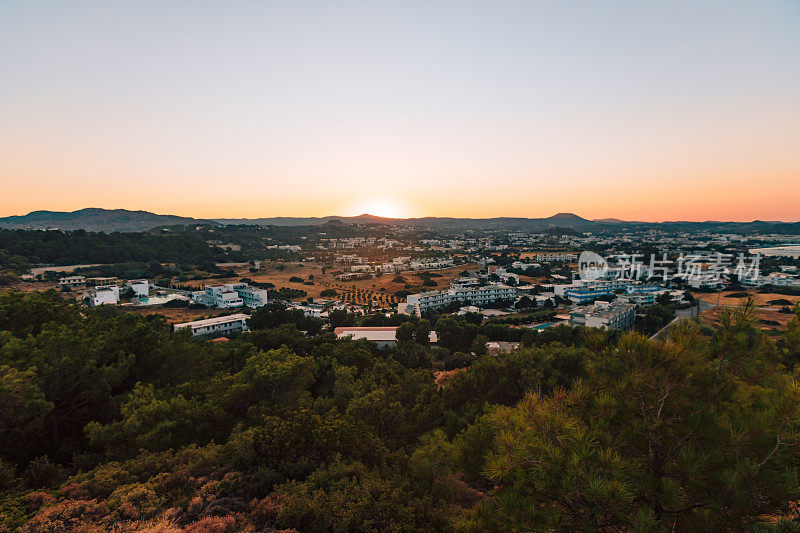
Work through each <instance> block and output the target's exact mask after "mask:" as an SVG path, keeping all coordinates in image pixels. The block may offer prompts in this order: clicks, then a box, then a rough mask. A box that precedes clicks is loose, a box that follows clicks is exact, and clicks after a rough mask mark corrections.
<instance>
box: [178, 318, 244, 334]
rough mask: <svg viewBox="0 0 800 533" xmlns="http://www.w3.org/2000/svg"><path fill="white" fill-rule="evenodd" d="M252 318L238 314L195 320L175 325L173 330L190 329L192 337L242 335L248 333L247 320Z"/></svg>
mask: <svg viewBox="0 0 800 533" xmlns="http://www.w3.org/2000/svg"><path fill="white" fill-rule="evenodd" d="M248 318H250V317H249V316H247V315H245V314H241V313H240V314H236V315H229V316H218V317H214V318H207V319H205V320H195V321H194V322H184V323H183V324H175V325H174V326H173V329H174V330H175V331H177V330H179V329H189V330H191V332H192V335H193V336H195V337H199V336H201V335H211V334H214V335H229V334H232V333H241V332H243V331H248V328H247V319H248Z"/></svg>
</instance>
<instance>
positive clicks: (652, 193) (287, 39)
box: [0, 0, 800, 221]
mask: <svg viewBox="0 0 800 533" xmlns="http://www.w3.org/2000/svg"><path fill="white" fill-rule="evenodd" d="M580 5H581V8H580V9H576V5H575V4H572V3H571V4H570V5H569V6H567V5H566V4H565V3H562V2H536V3H532V2H501V3H491V4H489V3H479V2H467V3H464V2H454V1H444V2H439V3H435V4H430V3H408V2H405V3H399V2H397V3H385V4H381V5H377V4H375V3H370V2H344V3H337V4H335V5H334V4H328V3H321V2H320V3H301V2H272V3H269V4H268V5H266V4H258V5H254V4H250V3H246V2H238V1H233V2H228V3H225V4H224V5H220V4H213V3H209V2H191V3H189V2H181V1H176V2H170V3H168V4H165V3H160V2H152V1H145V2H136V3H130V4H124V3H113V4H112V3H107V2H100V1H99V0H94V1H82V2H71V3H62V4H49V5H45V4H39V3H23V2H7V3H3V4H0V72H3V83H2V85H0V117H2V120H0V180H1V181H2V185H3V187H2V189H3V194H2V195H0V216H9V215H23V214H26V213H28V212H30V211H35V210H55V211H72V210H76V209H81V208H84V207H89V206H93V207H103V208H108V209H114V208H124V209H131V210H139V209H141V210H147V211H152V212H156V213H162V214H174V215H180V216H191V217H196V218H262V217H276V216H289V217H309V216H348V215H356V214H360V213H363V212H370V213H372V214H375V215H378V216H392V217H400V218H407V217H424V216H438V217H460V218H489V217H525V218H544V217H548V216H551V215H553V214H554V213H557V212H570V213H576V214H578V215H579V216H581V217H584V218H587V219H598V218H619V219H623V220H636V221H663V220H694V221H706V220H721V221H752V220H767V221H772V220H782V221H797V220H800V150H798V148H797V145H798V140H800V96H798V95H800V32H798V31H797V28H798V27H800V4H798V3H797V2H791V1H788V0H786V1H776V2H771V3H767V4H765V3H759V2H744V1H733V2H722V1H719V0H717V1H711V2H704V3H702V4H699V3H696V2H689V1H681V2H670V3H659V4H656V3H631V2H606V3H602V4H600V3H594V2H584V3H581V4H580Z"/></svg>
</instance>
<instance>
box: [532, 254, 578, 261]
mask: <svg viewBox="0 0 800 533" xmlns="http://www.w3.org/2000/svg"><path fill="white" fill-rule="evenodd" d="M536 260H537V261H541V262H543V263H552V262H567V263H568V262H570V261H577V260H578V254H564V253H553V254H537V255H536Z"/></svg>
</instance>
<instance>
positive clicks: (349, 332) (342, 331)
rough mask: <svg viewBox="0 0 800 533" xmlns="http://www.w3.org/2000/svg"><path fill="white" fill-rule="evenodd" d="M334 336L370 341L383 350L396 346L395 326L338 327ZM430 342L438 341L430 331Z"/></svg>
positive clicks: (434, 333) (433, 332)
mask: <svg viewBox="0 0 800 533" xmlns="http://www.w3.org/2000/svg"><path fill="white" fill-rule="evenodd" d="M333 332H334V333H335V334H336V337H338V338H340V339H343V338H345V337H352V338H353V340H361V339H363V340H368V341H372V342H374V343H375V344H377V345H378V348H383V347H384V346H394V345H395V344H397V338H396V333H397V327H396V326H385V327H356V326H353V327H339V328H336V329H334V330H333ZM429 339H430V342H431V344H433V343H435V342H436V341H437V340H438V337H437V336H436V332H435V331H431V333H430V337H429Z"/></svg>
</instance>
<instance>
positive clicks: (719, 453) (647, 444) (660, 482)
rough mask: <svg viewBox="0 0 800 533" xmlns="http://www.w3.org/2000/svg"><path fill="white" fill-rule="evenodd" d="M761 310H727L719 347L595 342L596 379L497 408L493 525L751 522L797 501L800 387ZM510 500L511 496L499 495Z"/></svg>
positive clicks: (677, 335)
mask: <svg viewBox="0 0 800 533" xmlns="http://www.w3.org/2000/svg"><path fill="white" fill-rule="evenodd" d="M753 310H754V307H746V308H744V309H742V310H738V311H736V312H729V313H723V315H724V316H723V317H722V319H721V321H722V328H721V330H720V331H719V332H718V333H717V335H716V336H715V338H714V339H713V340H712V342H711V343H710V344H709V345H705V346H704V345H703V342H702V339H701V336H700V332H699V330H698V328H697V327H696V326H694V325H693V324H691V323H688V322H687V323H681V324H680V325H679V326H676V327H674V328H673V329H672V330H671V332H670V343H668V344H664V343H659V342H656V341H650V340H647V339H646V338H644V337H641V336H639V335H637V334H636V333H627V334H625V335H623V336H622V337H621V338H620V340H619V342H618V343H616V345H609V344H608V338H607V336H606V335H605V334H603V333H598V332H593V333H591V334H590V335H589V337H588V338H587V345H588V346H589V348H590V351H589V354H590V357H589V363H588V365H587V369H588V376H587V377H586V378H585V379H583V380H580V381H578V382H577V383H576V384H575V386H574V387H573V388H572V389H571V390H569V391H564V390H561V391H557V392H555V393H554V394H553V395H552V396H546V395H543V394H541V393H538V392H531V393H529V394H528V395H527V396H526V397H525V399H524V400H523V401H522V402H520V403H519V404H518V405H517V406H515V407H510V408H502V409H499V410H497V411H495V412H494V414H493V415H492V418H491V419H492V423H493V424H494V427H495V431H496V433H497V434H498V435H502V438H498V439H497V440H496V441H495V447H494V450H493V451H492V453H491V454H490V456H489V458H488V461H487V467H486V472H487V474H488V475H489V478H490V479H491V480H492V481H493V482H494V483H497V484H498V485H499V486H500V490H499V492H498V494H497V496H496V499H495V500H493V501H492V502H491V503H487V504H486V505H483V506H481V509H480V510H479V511H476V513H475V515H474V516H475V519H476V521H477V523H479V524H481V525H482V526H483V527H485V528H487V529H519V528H522V529H536V528H541V527H543V526H544V527H545V528H546V529H551V528H555V529H598V528H612V529H664V530H666V529H676V530H688V529H692V528H693V527H694V525H696V524H701V523H702V524H704V527H705V528H708V529H730V528H735V529H743V528H745V524H747V523H749V521H751V520H752V518H753V517H755V516H759V515H760V514H762V513H764V512H766V510H767V509H776V508H781V507H785V506H786V505H787V504H786V502H788V501H790V500H792V499H793V498H797V496H798V489H797V484H796V482H795V479H794V473H793V469H792V468H791V467H790V466H789V465H790V464H791V463H792V461H793V456H794V454H795V453H797V448H798V436H800V434H799V433H798V428H799V427H800V418H799V417H798V398H800V390H798V387H797V385H796V384H794V383H793V382H791V381H789V380H788V379H787V378H786V377H785V376H783V375H780V374H779V373H778V372H776V367H775V366H774V350H773V349H772V348H771V347H770V344H769V342H767V341H766V339H765V338H764V336H763V335H762V334H760V333H759V332H758V330H756V329H755V328H754V327H753ZM499 502H502V506H499V505H497V503H499Z"/></svg>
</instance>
